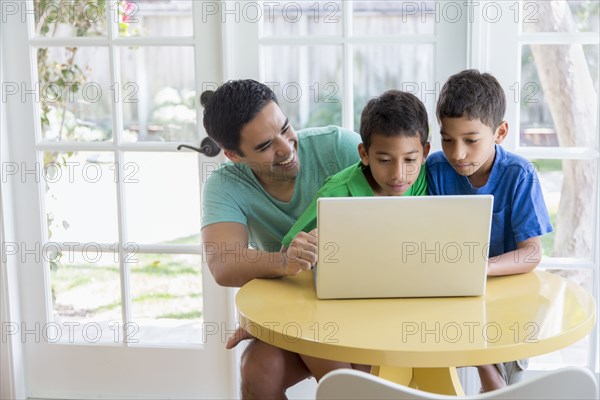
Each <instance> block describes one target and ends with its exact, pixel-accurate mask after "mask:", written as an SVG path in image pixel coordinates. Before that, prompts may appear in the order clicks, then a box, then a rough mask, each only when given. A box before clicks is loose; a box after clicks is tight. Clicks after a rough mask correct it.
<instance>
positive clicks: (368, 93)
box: [354, 44, 439, 131]
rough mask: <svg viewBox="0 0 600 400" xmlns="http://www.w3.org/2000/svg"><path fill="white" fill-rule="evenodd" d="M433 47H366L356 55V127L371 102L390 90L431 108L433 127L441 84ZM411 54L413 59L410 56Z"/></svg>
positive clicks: (358, 49) (356, 50)
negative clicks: (436, 75) (411, 96)
mask: <svg viewBox="0 0 600 400" xmlns="http://www.w3.org/2000/svg"><path fill="white" fill-rule="evenodd" d="M433 51H434V49H433V45H429V44H421V45H381V46H375V45H370V46H368V45H363V46H356V47H355V52H354V127H355V130H356V131H358V129H359V127H360V115H361V113H362V110H363V108H364V107H365V105H366V104H367V102H368V101H369V99H371V98H373V97H375V96H379V95H380V94H382V93H383V92H385V91H386V90H390V89H397V90H403V91H406V92H410V93H413V94H414V95H415V96H417V97H418V98H419V99H420V100H421V101H422V102H423V103H425V105H426V106H427V111H428V114H429V124H430V125H431V126H433V125H432V124H433V121H434V119H435V113H434V112H433V104H434V102H435V100H436V93H439V87H437V86H439V85H438V84H434V75H433ZM407 54H410V55H411V56H410V57H407V56H406V55H407Z"/></svg>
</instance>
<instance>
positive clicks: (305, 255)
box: [281, 229, 318, 276]
mask: <svg viewBox="0 0 600 400" xmlns="http://www.w3.org/2000/svg"><path fill="white" fill-rule="evenodd" d="M317 243H318V242H317V230H316V229H313V230H312V231H310V232H308V233H306V232H300V233H298V235H296V237H295V238H294V239H293V240H292V242H291V243H290V245H289V247H288V248H287V249H285V248H283V249H281V251H282V252H284V254H283V269H284V275H292V276H293V275H298V274H299V273H300V272H302V271H308V270H309V269H311V268H313V267H314V266H315V264H316V263H317V251H318V248H317Z"/></svg>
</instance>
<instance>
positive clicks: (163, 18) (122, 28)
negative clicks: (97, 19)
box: [116, 0, 194, 36]
mask: <svg viewBox="0 0 600 400" xmlns="http://www.w3.org/2000/svg"><path fill="white" fill-rule="evenodd" d="M193 3H194V2H193V1H192V0H135V1H119V2H117V4H116V7H118V18H119V35H121V36H192V35H193V33H194V26H193V18H192V6H193Z"/></svg>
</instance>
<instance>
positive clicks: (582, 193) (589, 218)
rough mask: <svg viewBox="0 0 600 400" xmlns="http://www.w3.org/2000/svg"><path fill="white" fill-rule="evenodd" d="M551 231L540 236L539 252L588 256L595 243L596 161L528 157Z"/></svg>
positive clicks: (568, 255) (560, 255) (577, 256)
mask: <svg viewBox="0 0 600 400" xmlns="http://www.w3.org/2000/svg"><path fill="white" fill-rule="evenodd" d="M531 162H532V163H533V165H534V166H535V168H536V169H537V171H538V176H539V179H540V185H541V187H542V192H543V194H544V200H545V202H546V207H547V208H548V213H549V214H550V219H551V220H552V225H553V226H554V232H552V233H549V234H546V235H544V236H542V238H541V240H542V248H543V253H544V255H546V256H552V257H576V258H586V259H590V260H591V259H592V255H593V251H594V245H595V243H596V239H595V233H594V221H595V220H596V211H595V204H596V195H595V193H596V182H597V176H596V175H597V174H596V171H597V169H596V168H597V167H596V165H597V164H596V161H595V160H592V161H586V160H578V161H575V160H531Z"/></svg>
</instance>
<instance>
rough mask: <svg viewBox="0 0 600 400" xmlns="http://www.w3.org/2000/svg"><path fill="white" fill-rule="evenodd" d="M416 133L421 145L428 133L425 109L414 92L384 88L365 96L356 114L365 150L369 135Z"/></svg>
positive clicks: (406, 135)
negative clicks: (362, 105) (366, 98)
mask: <svg viewBox="0 0 600 400" xmlns="http://www.w3.org/2000/svg"><path fill="white" fill-rule="evenodd" d="M374 134H378V135H383V136H386V137H390V136H405V137H415V136H418V137H419V139H420V141H421V145H422V146H425V144H426V143H427V139H428V137H429V122H428V121H427V110H426V109H425V106H424V105H423V103H422V102H421V100H419V99H418V98H417V97H416V96H415V95H413V94H410V93H407V92H401V91H399V90H388V91H387V92H385V93H383V94H382V95H381V96H379V97H376V98H374V99H371V100H369V102H368V103H367V105H366V106H365V108H364V109H363V111H362V115H361V117H360V136H361V138H362V142H363V145H364V146H365V149H366V150H367V151H368V150H369V146H370V145H371V136H372V135H374Z"/></svg>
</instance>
